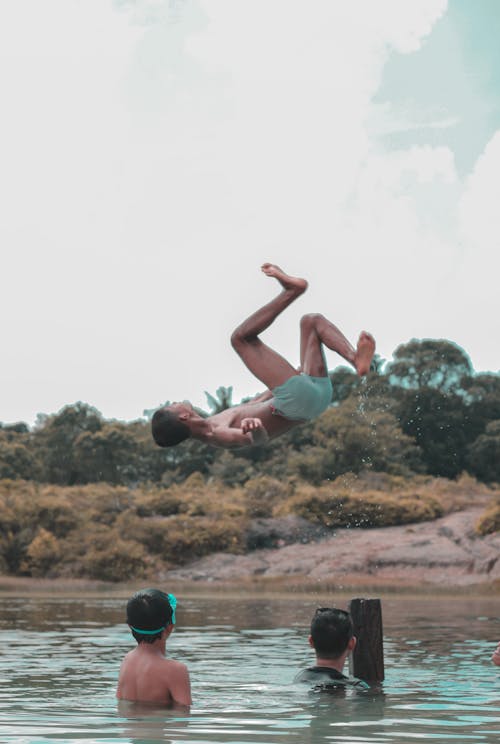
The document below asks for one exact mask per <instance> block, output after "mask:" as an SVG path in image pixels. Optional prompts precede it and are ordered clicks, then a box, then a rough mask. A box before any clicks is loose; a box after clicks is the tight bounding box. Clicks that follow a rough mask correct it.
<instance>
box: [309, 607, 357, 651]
mask: <svg viewBox="0 0 500 744" xmlns="http://www.w3.org/2000/svg"><path fill="white" fill-rule="evenodd" d="M353 633H354V629H353V625H352V620H351V616H350V615H349V613H348V612H345V611H344V610H337V609H334V608H331V607H321V608H319V609H318V610H316V612H315V613H314V617H313V619H312V621H311V638H312V642H313V646H314V650H315V651H316V654H317V655H318V656H321V657H322V658H324V659H337V658H338V657H339V656H341V654H343V653H344V651H345V650H346V648H347V644H348V643H349V641H350V640H351V638H352V636H353Z"/></svg>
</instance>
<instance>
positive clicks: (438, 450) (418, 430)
mask: <svg viewBox="0 0 500 744" xmlns="http://www.w3.org/2000/svg"><path fill="white" fill-rule="evenodd" d="M398 417H399V421H400V423H401V427H402V429H403V431H404V433H405V434H407V435H408V436H410V437H412V438H413V439H414V440H415V442H416V443H417V444H418V446H419V447H420V449H421V452H422V460H423V462H424V464H425V466H426V469H427V472H428V473H430V474H431V475H439V476H443V477H445V478H455V477H456V476H457V475H459V474H460V473H461V472H462V470H463V469H464V467H465V453H466V447H467V445H468V443H469V440H468V431H467V423H468V417H469V412H468V409H467V406H466V404H465V402H464V400H463V398H462V397H461V396H459V395H455V394H453V393H449V392H448V393H444V392H442V391H441V390H437V389H434V388H430V387H426V388H421V389H420V390H418V391H416V392H413V391H409V390H406V391H403V392H402V393H401V394H400V396H399V402H398Z"/></svg>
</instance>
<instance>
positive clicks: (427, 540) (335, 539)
mask: <svg viewBox="0 0 500 744" xmlns="http://www.w3.org/2000/svg"><path fill="white" fill-rule="evenodd" d="M482 511H483V508H482V507H477V508H476V507H474V508H468V509H465V510H464V511H460V512H454V513H451V514H448V515H447V516H444V517H442V518H440V519H437V520H434V521H432V522H422V523H420V524H412V525H405V526H400V527H382V528H374V529H339V530H337V531H335V532H334V533H332V532H330V533H325V532H321V531H319V530H317V529H315V528H312V527H311V525H310V523H306V522H304V521H303V520H299V519H297V518H287V519H283V520H276V519H274V520H256V522H255V523H254V525H253V530H254V537H255V540H254V542H255V545H256V546H258V545H262V544H264V545H265V544H267V545H272V546H273V547H257V549H255V550H253V551H252V552H250V553H247V554H246V555H233V554H229V553H215V554H212V555H210V556H207V557H205V558H203V559H201V560H197V561H195V562H193V563H191V564H189V565H186V566H183V567H182V568H179V569H175V570H172V571H168V572H166V573H165V574H163V576H162V577H161V578H162V579H164V580H165V581H175V582H177V581H188V582H193V581H194V582H201V583H205V582H210V583H212V584H213V583H221V584H222V583H231V584H234V583H238V582H241V581H243V580H245V581H248V580H249V579H250V580H251V579H269V580H285V581H286V580H294V581H299V582H306V583H309V582H311V583H313V582H321V583H327V582H328V583H333V584H335V585H337V586H339V587H341V586H344V587H348V586H361V585H374V586H383V585H387V586H422V585H429V586H430V585H434V586H436V588H437V587H438V586H442V587H443V588H446V589H450V588H453V587H466V586H472V585H481V584H483V585H484V584H490V585H492V588H494V587H495V583H496V586H497V588H498V587H500V533H499V532H497V533H495V534H492V535H487V536H485V537H481V536H479V535H477V533H475V531H474V526H475V524H476V522H477V520H478V518H479V516H480V515H481V513H482Z"/></svg>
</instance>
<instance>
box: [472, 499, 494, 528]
mask: <svg viewBox="0 0 500 744" xmlns="http://www.w3.org/2000/svg"><path fill="white" fill-rule="evenodd" d="M499 530H500V497H497V498H496V499H495V500H494V501H493V503H492V504H491V505H490V506H489V507H488V509H486V511H485V512H484V513H483V514H482V515H481V516H480V517H479V520H478V522H477V524H476V532H477V533H479V534H480V535H492V534H493V533H495V532H498V531H499Z"/></svg>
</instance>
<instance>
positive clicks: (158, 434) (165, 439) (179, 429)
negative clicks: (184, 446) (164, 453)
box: [151, 408, 191, 447]
mask: <svg viewBox="0 0 500 744" xmlns="http://www.w3.org/2000/svg"><path fill="white" fill-rule="evenodd" d="M151 432H152V434H153V439H154V440H155V442H156V444H157V445H158V446H159V447H173V446H174V445H176V444H180V442H183V441H184V440H185V439H187V438H188V437H190V436H191V432H190V430H189V426H188V425H187V424H185V423H184V421H179V419H178V417H177V416H176V415H175V413H173V412H172V411H170V410H169V409H168V408H159V409H158V410H157V411H155V413H154V415H153V418H152V420H151Z"/></svg>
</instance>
